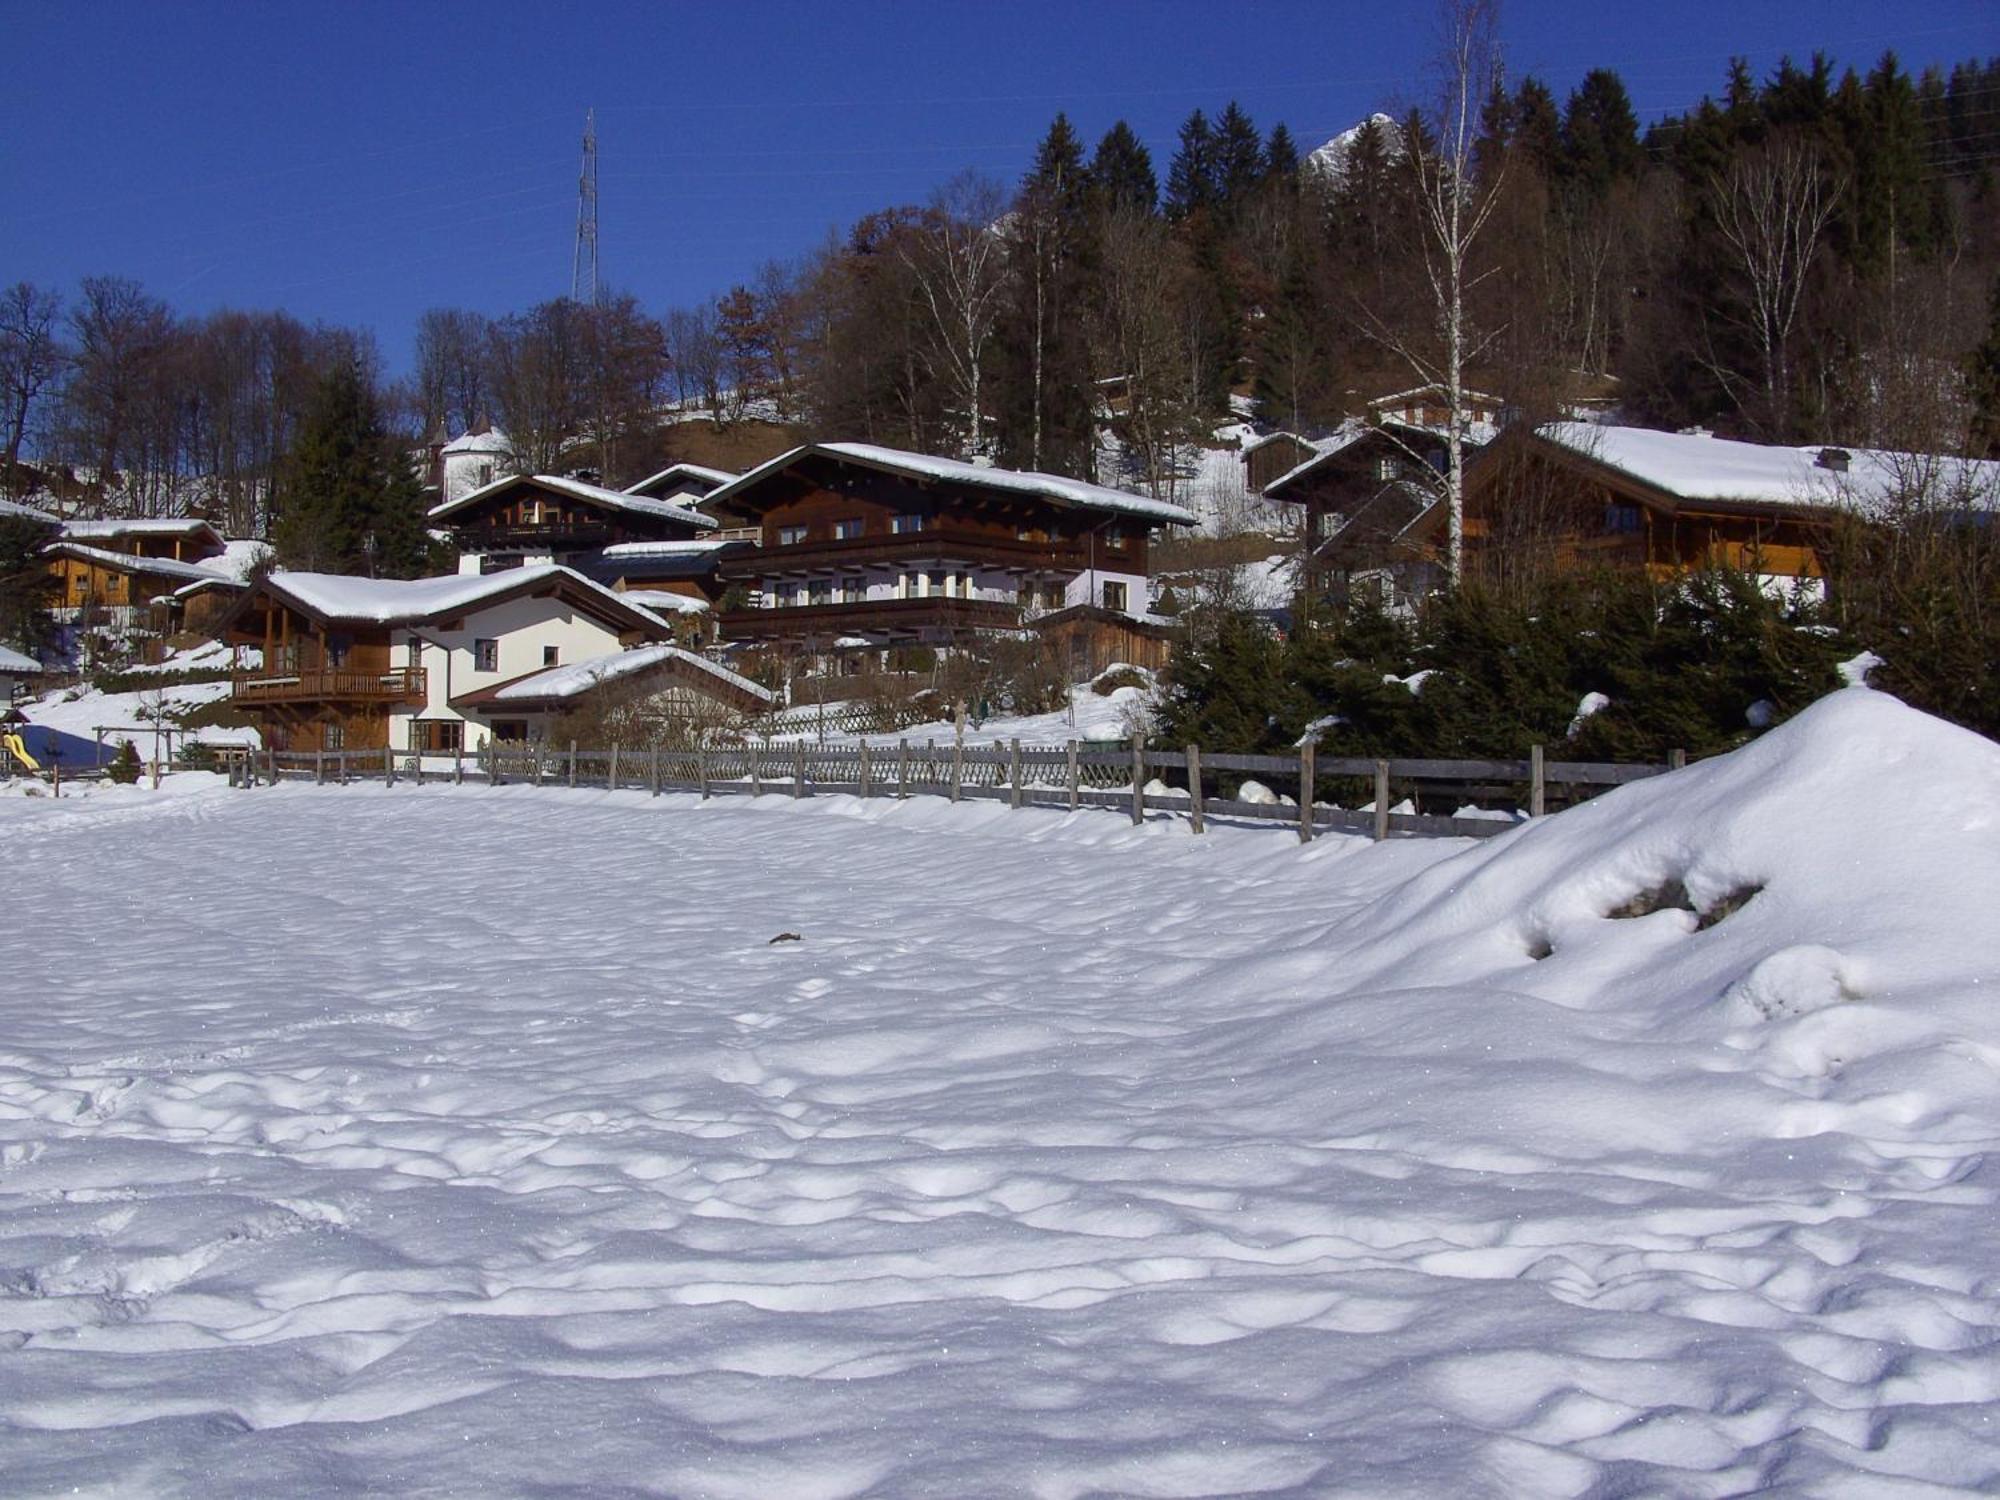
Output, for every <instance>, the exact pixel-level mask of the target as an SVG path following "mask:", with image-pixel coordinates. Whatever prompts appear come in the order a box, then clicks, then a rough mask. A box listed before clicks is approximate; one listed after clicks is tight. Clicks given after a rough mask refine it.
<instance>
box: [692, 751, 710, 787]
mask: <svg viewBox="0 0 2000 1500" xmlns="http://www.w3.org/2000/svg"><path fill="white" fill-rule="evenodd" d="M694 779H695V780H696V781H698V782H700V783H701V800H702V801H704V802H706V801H707V800H708V750H707V748H706V747H705V746H703V745H702V744H700V743H699V742H697V743H696V744H695V747H694Z"/></svg>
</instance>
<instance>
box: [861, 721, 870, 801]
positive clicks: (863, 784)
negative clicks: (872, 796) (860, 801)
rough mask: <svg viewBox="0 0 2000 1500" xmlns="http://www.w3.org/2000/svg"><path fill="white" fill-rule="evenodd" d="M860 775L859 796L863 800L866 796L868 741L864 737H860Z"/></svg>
mask: <svg viewBox="0 0 2000 1500" xmlns="http://www.w3.org/2000/svg"><path fill="white" fill-rule="evenodd" d="M860 775H861V795H862V797H863V798H864V799H865V798H866V797H867V796H868V740H867V737H866V736H865V735H864V736H863V737H862V740H861V772H860Z"/></svg>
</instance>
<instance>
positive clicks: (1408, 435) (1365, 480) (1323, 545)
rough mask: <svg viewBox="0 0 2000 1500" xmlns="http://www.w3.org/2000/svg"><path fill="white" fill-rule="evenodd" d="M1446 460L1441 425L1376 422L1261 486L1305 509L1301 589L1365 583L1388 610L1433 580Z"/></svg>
mask: <svg viewBox="0 0 2000 1500" xmlns="http://www.w3.org/2000/svg"><path fill="white" fill-rule="evenodd" d="M1445 462H1446V453H1445V444H1444V439H1443V437H1441V436H1440V435H1439V434H1438V433H1436V432H1433V431H1431V430H1430V429H1428V428H1424V427H1412V426H1406V425H1404V424H1403V423H1400V422H1378V423H1375V424H1372V425H1369V426H1356V427H1353V428H1350V429H1348V430H1347V431H1346V432H1344V433H1343V434H1342V436H1341V437H1340V438H1338V439H1336V440H1334V441H1333V442H1331V443H1329V444H1326V445H1324V446H1322V447H1320V448H1319V449H1318V450H1317V451H1315V452H1314V454H1313V455H1312V457H1310V458H1308V459H1307V460H1306V461H1305V462H1304V463H1302V464H1300V465H1299V466H1298V467H1297V468H1295V469H1293V470H1292V471H1291V472H1290V473H1287V474H1284V475H1281V476H1280V477H1279V478H1277V479H1275V480H1273V481H1272V482H1271V483H1270V484H1268V485H1266V486H1265V489H1264V498H1265V499H1266V500H1276V501H1282V502H1284V503H1286V504H1292V505H1298V506H1300V507H1302V508H1303V510H1304V512H1305V516H1304V522H1303V525H1302V527H1301V530H1302V533H1303V536H1304V539H1305V542H1304V545H1305V569H1304V576H1303V577H1302V579H1301V580H1300V581H1301V584H1302V586H1303V588H1304V590H1305V592H1306V593H1307V594H1308V595H1311V596H1313V597H1322V598H1331V599H1334V600H1338V601H1345V600H1347V599H1349V598H1352V597H1355V596H1356V595H1358V594H1359V593H1361V592H1363V591H1364V590H1365V591H1368V592H1369V593H1371V594H1372V595H1373V596H1374V597H1376V598H1377V599H1378V600H1379V602H1381V603H1383V604H1384V605H1387V606H1389V607H1392V608H1394V607H1399V606H1402V605H1406V604H1407V603H1408V602H1409V601H1410V600H1412V599H1415V598H1418V597H1420V596H1421V595H1422V594H1424V593H1425V592H1427V591H1429V590H1430V589H1431V588H1434V587H1435V586H1436V584H1437V581H1438V577H1439V570H1438V566H1437V560H1436V557H1435V553H1434V548H1433V545H1432V540H1431V536H1430V517H1431V512H1432V509H1433V507H1434V506H1435V505H1436V504H1437V502H1438V498H1439V495H1440V489H1439V484H1440V475H1441V474H1442V473H1443V470H1444V467H1445Z"/></svg>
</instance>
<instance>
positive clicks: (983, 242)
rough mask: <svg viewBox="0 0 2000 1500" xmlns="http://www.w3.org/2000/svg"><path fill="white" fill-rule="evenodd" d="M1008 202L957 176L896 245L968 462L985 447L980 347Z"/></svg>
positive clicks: (994, 293)
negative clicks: (959, 423) (962, 428)
mask: <svg viewBox="0 0 2000 1500" xmlns="http://www.w3.org/2000/svg"><path fill="white" fill-rule="evenodd" d="M1006 201H1007V199H1006V192H1005V190H1004V189H1003V188H1002V187H1001V186H1000V184H999V183H997V182H995V181H994V180H993V179H992V178H990V177H987V176H984V175H983V174H981V173H979V172H976V171H971V170H967V171H964V172H960V173H959V174H958V175H957V176H956V177H954V178H952V179H951V181H949V182H947V183H946V184H945V185H944V186H943V187H941V188H939V189H938V190H937V192H936V193H934V194H933V195H932V197H931V202H930V212H929V214H928V215H927V216H926V222H925V224H924V226H923V230H922V232H921V233H920V234H919V235H917V236H915V237H914V238H911V239H905V240H904V241H903V242H902V243H901V247H900V253H901V255H902V257H903V261H904V264H905V265H906V266H908V267H909V269H910V271H911V273H912V275H913V276H914V277H915V280H916V286H917V292H918V296H919V297H920V299H921V300H922V302H923V305H924V309H925V311H926V313H928V315H929V320H930V324H931V331H932V334H933V339H932V343H933V345H934V347H935V350H936V354H935V361H936V365H937V367H938V368H939V369H940V371H941V372H942V373H943V375H944V377H945V379H946V380H948V381H949V382H950V384H951V387H952V396H953V400H954V403H955V404H956V405H957V406H958V407H959V409H960V410H961V411H963V412H964V413H965V418H966V439H965V451H966V453H967V454H968V456H969V455H971V454H976V453H978V452H979V451H980V450H981V448H982V447H983V446H984V445H985V425H984V423H985V409H984V405H983V399H984V398H983V394H982V381H983V377H984V375H985V370H986V361H987V355H986V345H987V342H988V340H989V339H990V338H991V337H992V333H993V324H994V320H995V319H996V317H997V316H998V315H999V311H1000V296H1001V291H1002V289H1003V286H1004V284H1005V283H1004V276H1003V273H1004V271H1005V266H1006V249H1007V247H1006V243H1005V241H1004V240H1003V239H1002V238H1001V236H1000V233H999V231H998V230H997V229H996V228H995V225H996V223H997V222H998V220H999V219H1000V216H1001V214H1002V212H1003V211H1004V209H1005V207H1006Z"/></svg>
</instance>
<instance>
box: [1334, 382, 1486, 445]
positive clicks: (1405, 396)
mask: <svg viewBox="0 0 2000 1500" xmlns="http://www.w3.org/2000/svg"><path fill="white" fill-rule="evenodd" d="M1458 397H1459V412H1460V416H1461V419H1462V420H1463V421H1464V422H1465V423H1466V425H1467V428H1468V435H1469V436H1472V437H1475V438H1477V439H1479V440H1480V441H1482V442H1491V441H1492V440H1493V437H1494V436H1495V434H1497V433H1498V432H1499V430H1500V421H1501V417H1502V414H1503V412H1504V410H1505V403H1503V402H1502V401H1501V400H1500V398H1499V397H1498V396H1490V395H1488V394H1487V393H1486V392H1484V391H1473V390H1465V389H1461V390H1460V391H1459V393H1458ZM1368 420H1369V421H1371V422H1378V423H1380V422H1390V423H1394V424H1396V425H1397V426H1400V427H1424V428H1428V429H1430V430H1431V431H1432V432H1439V433H1441V432H1444V431H1446V430H1447V429H1448V428H1449V427H1450V426H1451V393H1450V392H1449V391H1448V390H1446V388H1445V387H1444V386H1443V385H1442V384H1441V383H1439V382H1437V381H1431V382H1428V383H1427V384H1424V385H1420V386H1414V387H1412V388H1411V389H1409V390H1407V391H1393V392H1391V393H1390V394H1389V395H1386V396H1377V397H1376V398H1375V399H1374V400H1373V401H1370V402H1369V403H1368Z"/></svg>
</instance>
